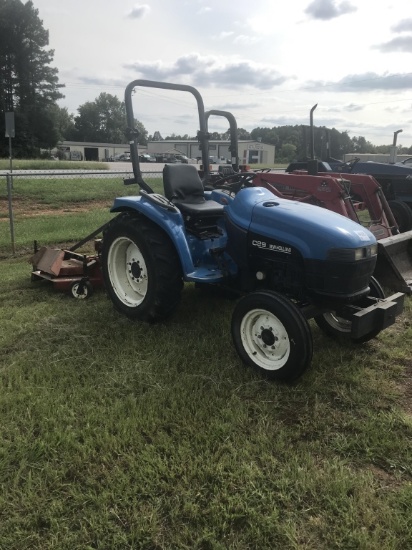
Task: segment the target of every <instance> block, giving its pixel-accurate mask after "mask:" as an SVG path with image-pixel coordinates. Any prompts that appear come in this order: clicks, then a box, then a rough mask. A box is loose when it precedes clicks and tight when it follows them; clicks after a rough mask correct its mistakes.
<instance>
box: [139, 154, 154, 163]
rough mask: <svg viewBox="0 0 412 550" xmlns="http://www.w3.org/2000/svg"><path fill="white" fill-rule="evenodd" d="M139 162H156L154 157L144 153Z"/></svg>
mask: <svg viewBox="0 0 412 550" xmlns="http://www.w3.org/2000/svg"><path fill="white" fill-rule="evenodd" d="M139 162H156V159H155V157H152V156H151V155H148V154H147V153H143V154H141V155H139Z"/></svg>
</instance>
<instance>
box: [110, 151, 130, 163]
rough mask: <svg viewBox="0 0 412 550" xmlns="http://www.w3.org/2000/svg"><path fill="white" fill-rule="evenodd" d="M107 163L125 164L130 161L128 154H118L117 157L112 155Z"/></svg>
mask: <svg viewBox="0 0 412 550" xmlns="http://www.w3.org/2000/svg"><path fill="white" fill-rule="evenodd" d="M107 160H108V162H127V161H131V160H132V159H131V158H130V153H120V154H119V155H112V156H110V157H109V158H108V159H107Z"/></svg>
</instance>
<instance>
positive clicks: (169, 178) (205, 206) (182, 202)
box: [163, 164, 223, 217]
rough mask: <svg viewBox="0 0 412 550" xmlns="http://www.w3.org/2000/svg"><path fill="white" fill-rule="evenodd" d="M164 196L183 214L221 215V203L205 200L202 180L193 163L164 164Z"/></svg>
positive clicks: (200, 215)
mask: <svg viewBox="0 0 412 550" xmlns="http://www.w3.org/2000/svg"><path fill="white" fill-rule="evenodd" d="M163 186H164V191H165V196H166V197H167V198H168V199H169V200H170V201H171V202H172V203H173V204H175V205H176V206H177V208H179V210H180V211H181V212H182V213H183V214H187V215H189V216H195V217H205V216H207V217H209V216H211V217H216V216H221V215H223V205H222V204H219V203H218V202H216V201H213V200H206V198H205V194H204V188H203V183H202V180H201V179H200V177H199V173H198V171H197V169H196V166H194V165H193V164H166V165H165V167H164V168H163Z"/></svg>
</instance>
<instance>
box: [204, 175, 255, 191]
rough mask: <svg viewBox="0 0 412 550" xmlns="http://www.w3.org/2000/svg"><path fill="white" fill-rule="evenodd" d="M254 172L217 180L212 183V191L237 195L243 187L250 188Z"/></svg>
mask: <svg viewBox="0 0 412 550" xmlns="http://www.w3.org/2000/svg"><path fill="white" fill-rule="evenodd" d="M254 177H255V172H238V173H237V174H231V175H230V176H225V177H223V178H219V179H217V180H216V181H214V182H213V183H212V185H213V189H223V190H226V191H230V192H231V193H238V192H239V191H240V190H241V189H243V188H244V187H252V181H253V179H254Z"/></svg>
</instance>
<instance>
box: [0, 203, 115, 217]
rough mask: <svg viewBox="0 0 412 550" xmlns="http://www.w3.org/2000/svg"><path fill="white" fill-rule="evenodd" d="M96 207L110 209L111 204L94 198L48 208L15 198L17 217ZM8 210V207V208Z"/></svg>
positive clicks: (14, 210) (78, 210)
mask: <svg viewBox="0 0 412 550" xmlns="http://www.w3.org/2000/svg"><path fill="white" fill-rule="evenodd" d="M96 208H102V209H105V208H106V209H107V211H109V209H110V204H108V202H107V201H102V200H100V201H99V200H93V201H88V202H81V203H78V204H77V203H71V204H70V205H66V206H61V207H56V208H48V207H47V206H46V205H44V204H37V203H33V202H28V201H25V200H14V199H13V215H14V217H15V218H34V217H36V216H59V215H62V214H71V213H74V214H76V213H79V212H90V211H91V210H95V209H96ZM7 212H8V209H7ZM8 220H9V218H8V217H6V218H0V222H1V221H3V222H6V221H7V222H8Z"/></svg>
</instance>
